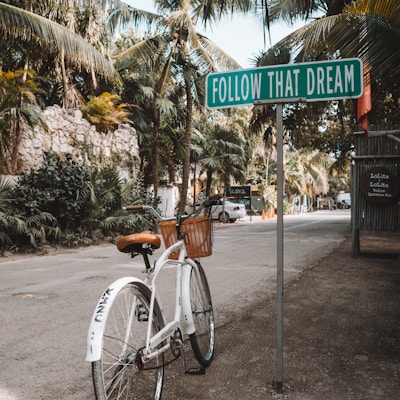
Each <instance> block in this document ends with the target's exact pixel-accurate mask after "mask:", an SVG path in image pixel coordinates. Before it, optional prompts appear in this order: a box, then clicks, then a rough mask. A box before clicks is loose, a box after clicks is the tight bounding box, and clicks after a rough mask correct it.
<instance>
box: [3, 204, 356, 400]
mask: <svg viewBox="0 0 400 400" xmlns="http://www.w3.org/2000/svg"><path fill="white" fill-rule="evenodd" d="M349 230H350V212H349V211H348V210H338V211H333V212H329V211H318V212H315V213H308V214H301V215H297V216H296V215H293V216H287V217H286V216H285V218H284V269H285V280H288V279H293V278H295V277H296V276H297V275H298V274H299V273H301V271H302V270H304V269H306V268H308V267H311V266H312V265H314V264H315V263H316V261H317V260H318V259H319V258H321V257H323V256H324V255H326V254H328V253H329V252H330V251H331V250H332V249H333V248H334V247H336V246H337V245H338V244H339V243H340V242H341V241H342V238H343V233H344V232H346V231H349ZM276 247H277V243H276V218H275V219H265V220H262V219H261V218H260V217H252V218H251V221H250V218H249V217H246V218H245V219H244V220H242V221H237V222H236V223H234V224H227V225H225V226H221V225H218V224H216V225H215V229H214V247H213V256H212V257H209V258H206V259H204V260H203V262H202V264H203V265H204V268H205V271H206V274H207V276H208V280H209V283H210V288H211V292H212V296H213V303H214V308H215V311H216V322H217V326H219V325H221V324H224V323H226V322H229V320H231V319H233V318H234V317H235V314H236V312H237V311H239V310H241V309H242V308H243V307H245V306H248V304H250V303H251V302H252V301H254V300H255V299H257V298H258V297H259V296H260V295H263V296H265V295H271V296H273V295H274V292H275V287H276ZM155 255H157V253H156V254H155ZM142 270H143V267H142V265H141V264H140V260H139V259H133V260H132V259H130V257H129V256H128V255H126V254H122V253H119V252H118V251H117V250H116V248H115V247H114V246H111V245H110V246H100V247H91V248H86V249H83V250H75V251H69V252H65V253H59V252H57V254H55V255H48V256H22V257H21V256H19V257H7V258H4V259H0V304H1V306H0V307H1V324H0V359H1V360H2V368H1V369H0V400H39V399H40V400H56V399H57V400H58V399H60V400H64V399H65V400H88V399H93V392H92V383H91V373H90V365H89V364H88V363H87V362H86V361H85V353H86V334H87V329H88V325H89V320H90V317H91V314H92V312H93V309H94V306H95V304H96V302H97V300H98V298H99V296H100V294H101V293H102V292H103V291H104V289H105V288H106V287H107V285H108V284H109V283H110V282H112V281H113V280H115V279H117V278H119V277H122V276H140V275H141V271H142ZM163 274H164V275H163V276H162V279H163V280H162V282H163V290H162V295H164V296H166V299H167V301H166V302H164V307H165V308H167V310H169V309H168V306H167V304H168V299H169V298H170V297H171V296H172V293H173V291H174V271H173V269H168V270H166V271H165V272H164V273H163ZM169 312H171V313H172V311H171V310H169ZM167 314H168V313H167Z"/></svg>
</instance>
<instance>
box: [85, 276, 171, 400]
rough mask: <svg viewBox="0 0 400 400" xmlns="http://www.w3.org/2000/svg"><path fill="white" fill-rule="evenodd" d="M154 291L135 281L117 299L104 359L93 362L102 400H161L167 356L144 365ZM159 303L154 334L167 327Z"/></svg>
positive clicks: (107, 326)
mask: <svg viewBox="0 0 400 400" xmlns="http://www.w3.org/2000/svg"><path fill="white" fill-rule="evenodd" d="M150 297H151V292H150V289H149V288H147V287H146V286H144V285H143V284H140V283H137V282H132V283H129V284H127V285H125V286H124V287H123V288H122V289H121V290H120V291H119V292H118V294H117V296H116V297H115V299H114V301H113V303H112V305H111V308H110V310H109V314H108V317H107V321H106V324H105V329H104V333H103V344H102V353H101V359H100V360H99V361H95V362H93V363H92V375H93V384H94V391H95V395H96V398H97V399H98V400H117V399H121V400H127V399H130V400H134V399H140V400H143V399H153V400H158V399H160V398H161V392H162V386H163V379H164V357H163V354H160V355H159V356H158V357H157V358H155V359H153V360H152V361H151V362H148V363H145V364H143V363H142V359H141V352H142V350H143V348H144V347H145V344H146V334H147V325H148V320H149V309H150ZM163 325H164V323H163V318H162V315H161V311H160V308H159V306H158V304H157V303H156V304H155V307H154V315H153V324H152V334H153V335H154V334H155V333H156V332H158V331H159V330H160V329H161V328H162V327H163Z"/></svg>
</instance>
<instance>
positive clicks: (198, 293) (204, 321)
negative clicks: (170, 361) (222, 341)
mask: <svg viewBox="0 0 400 400" xmlns="http://www.w3.org/2000/svg"><path fill="white" fill-rule="evenodd" d="M196 264H197V271H196V270H195V269H194V268H192V271H191V275H190V304H191V308H192V316H193V322H194V327H195V331H194V333H192V334H191V335H189V339H190V344H191V346H192V349H193V353H194V355H195V357H196V359H197V361H198V362H199V363H200V364H201V365H203V366H204V367H207V366H208V365H210V364H211V361H212V359H213V356H214V339H215V336H214V310H213V306H212V301H211V294H210V289H209V287H208V282H207V277H206V274H205V273H204V270H203V267H202V266H201V264H200V263H199V262H198V261H196Z"/></svg>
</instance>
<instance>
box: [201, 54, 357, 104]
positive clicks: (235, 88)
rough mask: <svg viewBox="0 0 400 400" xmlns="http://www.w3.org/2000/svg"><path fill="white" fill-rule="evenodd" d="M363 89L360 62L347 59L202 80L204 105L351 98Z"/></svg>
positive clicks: (226, 74)
mask: <svg viewBox="0 0 400 400" xmlns="http://www.w3.org/2000/svg"><path fill="white" fill-rule="evenodd" d="M363 90H364V88H363V68H362V62H361V60H360V59H359V58H347V59H341V60H329V61H316V62H307V63H299V64H285V65H274V66H271V67H260V68H254V69H243V70H237V71H229V72H217V73H212V74H209V75H208V76H207V80H206V105H207V107H208V108H211V109H213V108H227V107H240V106H245V105H252V104H254V103H257V102H260V103H261V102H262V103H285V102H286V103H290V102H295V101H304V102H305V101H321V100H339V99H349V98H352V99H355V98H358V97H360V96H361V95H362V93H363Z"/></svg>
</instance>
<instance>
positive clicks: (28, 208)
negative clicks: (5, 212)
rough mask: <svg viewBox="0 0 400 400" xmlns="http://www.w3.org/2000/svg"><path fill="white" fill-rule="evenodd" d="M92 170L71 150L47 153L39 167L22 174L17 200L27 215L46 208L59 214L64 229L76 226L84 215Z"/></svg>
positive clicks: (17, 189) (47, 210)
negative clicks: (82, 163) (75, 157)
mask: <svg viewBox="0 0 400 400" xmlns="http://www.w3.org/2000/svg"><path fill="white" fill-rule="evenodd" d="M90 174H91V172H90V169H89V168H88V167H87V166H85V165H80V164H78V163H77V162H75V161H73V159H72V156H71V155H70V154H57V153H50V152H49V153H45V157H44V161H43V164H42V166H41V167H40V168H39V169H38V170H37V171H31V172H30V173H26V174H25V173H24V174H21V175H20V177H19V185H18V186H17V187H16V188H15V190H14V194H15V201H16V203H17V205H18V206H19V208H20V210H21V211H22V212H23V215H25V216H27V217H30V216H32V215H35V214H36V213H37V212H41V211H46V212H48V213H50V214H52V215H53V216H55V217H56V218H57V225H58V227H59V228H60V229H61V230H63V231H64V230H74V229H76V228H77V227H78V226H79V225H80V224H81V221H82V219H83V218H84V217H85V207H86V203H87V201H88V199H89V195H90V186H89V182H90Z"/></svg>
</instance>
